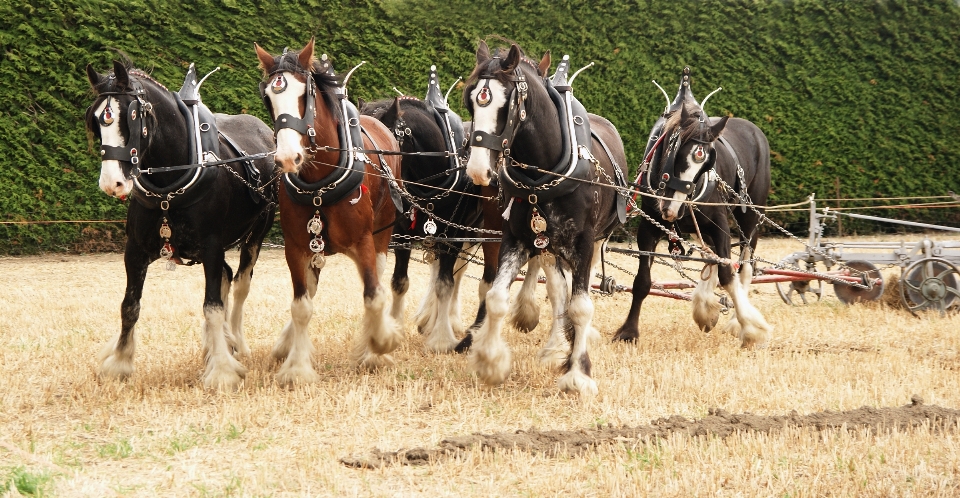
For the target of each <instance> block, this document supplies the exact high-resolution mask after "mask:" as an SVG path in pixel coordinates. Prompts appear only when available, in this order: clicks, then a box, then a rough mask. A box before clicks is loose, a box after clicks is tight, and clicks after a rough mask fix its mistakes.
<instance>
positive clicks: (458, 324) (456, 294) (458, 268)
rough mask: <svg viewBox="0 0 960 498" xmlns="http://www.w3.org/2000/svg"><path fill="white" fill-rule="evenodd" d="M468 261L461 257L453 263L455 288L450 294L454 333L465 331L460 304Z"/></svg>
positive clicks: (451, 319) (451, 324) (451, 320)
mask: <svg viewBox="0 0 960 498" xmlns="http://www.w3.org/2000/svg"><path fill="white" fill-rule="evenodd" d="M467 263H468V262H467V261H464V260H461V259H459V258H457V259H455V260H454V265H453V289H452V290H451V295H450V308H449V309H450V328H451V329H453V334H454V335H457V334H461V333H463V331H464V326H463V319H462V316H463V314H462V312H463V308H462V307H461V306H460V283H461V282H462V281H463V275H464V274H466V273H467Z"/></svg>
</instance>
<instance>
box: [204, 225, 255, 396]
mask: <svg viewBox="0 0 960 498" xmlns="http://www.w3.org/2000/svg"><path fill="white" fill-rule="evenodd" d="M224 265H225V262H224V254H223V249H222V245H221V244H220V242H219V241H218V240H215V239H208V240H207V241H206V242H205V244H204V249H203V276H204V279H205V280H206V290H205V293H204V294H205V295H204V299H203V351H204V354H205V359H206V368H205V369H204V375H203V387H205V388H207V389H218V388H220V389H225V390H235V389H236V388H237V387H238V386H239V384H240V379H242V378H243V377H244V376H246V374H247V368H246V367H244V366H243V365H241V364H240V362H238V361H237V359H236V358H234V357H233V355H232V354H231V351H230V348H229V346H228V345H227V340H226V337H225V336H224V333H223V331H224V327H225V326H226V324H225V320H226V309H225V308H224V302H223V292H224V281H225V280H226V279H225V278H224ZM227 284H228V285H227V286H226V287H227V289H229V282H227Z"/></svg>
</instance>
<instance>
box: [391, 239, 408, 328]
mask: <svg viewBox="0 0 960 498" xmlns="http://www.w3.org/2000/svg"><path fill="white" fill-rule="evenodd" d="M393 254H394V256H395V258H396V264H395V265H394V267H393V278H391V280H390V288H391V289H392V290H393V305H392V306H391V308H390V316H392V317H393V319H394V320H396V321H397V323H399V324H400V326H401V327H402V326H403V298H404V297H406V295H407V290H409V289H410V277H409V276H408V274H407V271H408V270H409V267H410V249H402V248H397V249H394V251H393Z"/></svg>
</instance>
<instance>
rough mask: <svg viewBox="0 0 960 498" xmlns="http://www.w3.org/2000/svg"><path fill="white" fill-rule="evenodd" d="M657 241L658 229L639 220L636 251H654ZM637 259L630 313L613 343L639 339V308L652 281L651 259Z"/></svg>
mask: <svg viewBox="0 0 960 498" xmlns="http://www.w3.org/2000/svg"><path fill="white" fill-rule="evenodd" d="M659 241H660V235H659V229H658V228H656V227H654V226H653V224H652V223H650V222H649V221H647V219H646V218H643V219H641V220H640V226H638V227H637V249H639V250H640V251H647V252H652V251H654V250H656V248H657V242H659ZM638 259H639V260H640V263H639V265H638V266H637V276H636V277H634V279H633V293H632V294H633V300H632V301H631V302H630V311H629V312H628V313H627V319H626V321H624V322H623V325H621V326H620V328H619V329H617V332H616V334H614V336H613V340H614V341H630V342H633V341H636V340H637V339H638V338H639V337H640V329H639V323H640V307H641V306H642V305H643V300H644V299H646V298H647V295H649V294H650V287H651V286H652V285H653V280H651V278H650V266H651V265H652V264H653V257H651V256H647V255H643V254H641V255H640V256H639V257H638Z"/></svg>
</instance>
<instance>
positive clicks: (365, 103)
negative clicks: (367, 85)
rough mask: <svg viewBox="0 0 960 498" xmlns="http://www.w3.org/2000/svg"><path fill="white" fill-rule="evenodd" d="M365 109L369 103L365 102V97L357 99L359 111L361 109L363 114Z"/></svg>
mask: <svg viewBox="0 0 960 498" xmlns="http://www.w3.org/2000/svg"><path fill="white" fill-rule="evenodd" d="M364 107H367V101H366V100H363V97H357V109H360V112H361V113H363V108H364Z"/></svg>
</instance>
